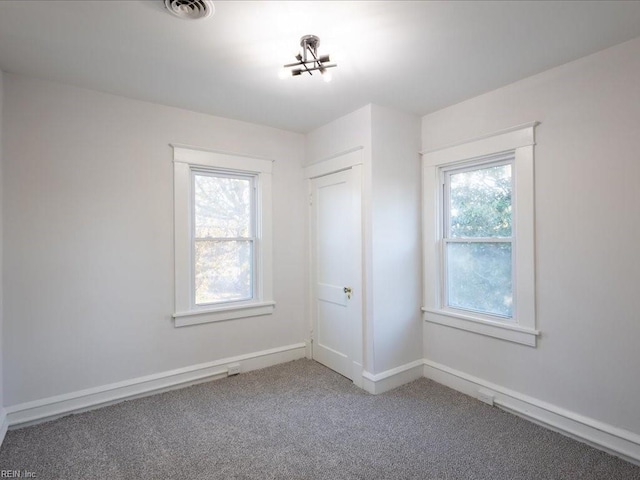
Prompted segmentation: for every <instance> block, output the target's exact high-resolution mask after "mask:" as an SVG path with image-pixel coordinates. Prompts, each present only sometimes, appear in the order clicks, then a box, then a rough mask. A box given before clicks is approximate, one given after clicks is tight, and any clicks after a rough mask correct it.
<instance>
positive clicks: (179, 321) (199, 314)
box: [173, 301, 276, 327]
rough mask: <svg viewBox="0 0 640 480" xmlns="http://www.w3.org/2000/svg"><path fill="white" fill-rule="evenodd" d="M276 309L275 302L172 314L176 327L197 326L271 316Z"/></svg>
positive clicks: (226, 306)
mask: <svg viewBox="0 0 640 480" xmlns="http://www.w3.org/2000/svg"><path fill="white" fill-rule="evenodd" d="M275 308H276V302H273V301H270V302H255V303H244V304H238V305H225V306H222V307H215V308H208V309H202V310H189V311H187V312H176V313H174V314H173V318H174V319H175V326H176V327H186V326H188V325H198V324H201V323H211V322H223V321H225V320H234V319H236V318H246V317H257V316H259V315H271V314H272V313H273V310H274V309H275Z"/></svg>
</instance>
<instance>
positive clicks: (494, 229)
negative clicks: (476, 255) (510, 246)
mask: <svg viewBox="0 0 640 480" xmlns="http://www.w3.org/2000/svg"><path fill="white" fill-rule="evenodd" d="M449 215H450V223H449V234H450V236H451V237H453V238H455V237H510V236H511V165H499V166H493V167H486V168H481V169H478V170H472V171H469V172H460V173H452V174H450V205H449Z"/></svg>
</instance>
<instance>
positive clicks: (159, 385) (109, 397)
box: [5, 343, 306, 428]
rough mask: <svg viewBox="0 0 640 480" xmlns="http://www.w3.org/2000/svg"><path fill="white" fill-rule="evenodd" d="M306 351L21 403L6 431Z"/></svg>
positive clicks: (291, 348)
mask: <svg viewBox="0 0 640 480" xmlns="http://www.w3.org/2000/svg"><path fill="white" fill-rule="evenodd" d="M305 351H306V345H305V344H304V343H299V344H294V345H287V346H284V347H279V348H272V349H270V350H263V351H260V352H253V353H248V354H245V355H238V356H236V357H229V358H223V359H221V360H216V361H213V362H207V363H201V364H199V365H192V366H190V367H185V368H178V369H176V370H170V371H167V372H162V373H157V374H154V375H147V376H144V377H139V378H133V379H131V380H125V381H123V382H118V383H112V384H109V385H102V386H100V387H95V388H89V389H86V390H80V391H77V392H71V393H66V394H63V395H57V396H54V397H48V398H43V399H40V400H35V401H33V402H26V403H20V404H18V405H12V406H10V407H7V409H6V410H7V413H6V417H7V420H8V422H5V423H8V426H9V428H15V427H22V426H27V425H32V424H36V423H41V422H45V421H48V420H53V419H55V418H58V417H62V416H64V415H69V414H71V413H78V412H83V411H86V410H92V409H95V408H98V407H103V406H106V405H111V404H114V403H118V402H122V401H124V400H131V399H133V398H138V397H144V396H147V395H153V394H156V393H161V392H165V391H168V390H174V389H177V388H183V387H186V386H189V385H194V384H197V383H203V382H207V381H210V380H215V379H218V378H224V377H226V376H227V374H228V365H229V364H233V363H239V364H240V372H241V373H242V372H248V371H251V370H258V369H261V368H265V367H270V366H272V365H277V364H279V363H285V362H289V361H292V360H297V359H299V358H304V356H305Z"/></svg>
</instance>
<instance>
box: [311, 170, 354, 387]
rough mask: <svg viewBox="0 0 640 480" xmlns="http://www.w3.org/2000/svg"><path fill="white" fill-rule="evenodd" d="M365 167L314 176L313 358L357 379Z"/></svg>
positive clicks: (312, 251)
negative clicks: (363, 174) (361, 192)
mask: <svg viewBox="0 0 640 480" xmlns="http://www.w3.org/2000/svg"><path fill="white" fill-rule="evenodd" d="M360 175H361V174H360V167H359V166H356V167H352V168H350V169H348V170H344V171H341V172H337V173H332V174H329V175H326V176H323V177H319V178H315V179H312V180H311V254H312V271H311V284H312V285H311V287H312V288H311V290H312V292H311V297H312V298H311V301H312V311H311V314H312V318H313V330H312V340H313V343H312V352H313V353H312V354H313V358H314V359H315V360H316V361H318V362H320V363H322V364H323V365H326V366H327V367H329V368H331V369H332V370H335V371H336V372H338V373H340V374H341V375H344V376H345V377H347V378H350V379H352V380H353V379H354V374H355V372H354V362H355V363H356V365H357V364H358V363H359V362H358V360H359V359H358V358H356V357H357V356H358V355H361V348H358V343H360V345H361V343H362V333H361V332H362V288H361V284H362V273H361V265H362V260H361V214H360V201H361V200H360V184H361V183H360V182H361V178H360Z"/></svg>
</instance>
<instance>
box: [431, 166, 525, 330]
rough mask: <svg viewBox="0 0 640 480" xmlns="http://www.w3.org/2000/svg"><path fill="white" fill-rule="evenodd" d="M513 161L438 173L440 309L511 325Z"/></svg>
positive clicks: (513, 231) (457, 168) (512, 310)
mask: <svg viewBox="0 0 640 480" xmlns="http://www.w3.org/2000/svg"><path fill="white" fill-rule="evenodd" d="M513 161H514V157H513V155H510V156H509V157H508V158H504V157H503V158H500V159H495V158H494V159H491V160H487V159H483V160H478V161H474V162H473V163H471V164H466V165H465V166H463V167H459V166H458V167H450V168H442V170H441V173H442V185H443V189H442V192H443V198H442V202H441V205H442V212H441V213H442V215H441V218H442V222H443V223H442V238H441V256H442V260H443V269H442V289H441V291H442V294H443V298H442V305H443V307H445V308H452V309H457V310H464V311H469V312H474V313H479V314H482V315H487V316H489V317H490V318H492V319H494V320H499V321H512V320H513V312H514V309H513V307H514V296H515V295H514V288H513V287H514V269H513V264H514V251H515V248H514V239H515V225H514V222H513V201H512V200H513V193H514V182H513V175H512V172H513Z"/></svg>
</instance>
